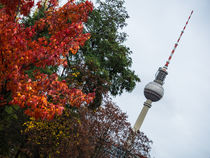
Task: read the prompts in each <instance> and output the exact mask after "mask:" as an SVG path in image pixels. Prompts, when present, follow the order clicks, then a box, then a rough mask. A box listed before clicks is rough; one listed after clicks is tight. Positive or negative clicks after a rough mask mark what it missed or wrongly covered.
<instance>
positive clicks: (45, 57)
mask: <svg viewBox="0 0 210 158" xmlns="http://www.w3.org/2000/svg"><path fill="white" fill-rule="evenodd" d="M0 3H1V4H3V5H4V7H3V8H2V9H0V97H3V98H6V93H10V94H11V96H12V101H11V102H10V103H11V104H17V105H19V106H20V107H22V108H26V110H25V113H26V114H27V115H29V116H32V117H35V118H47V119H52V118H53V116H54V115H55V114H61V113H62V111H63V109H64V106H65V105H66V104H71V105H72V106H80V105H81V104H83V103H90V102H91V101H92V100H93V98H94V94H87V95H86V94H84V93H82V91H81V90H78V89H73V90H72V89H69V87H68V85H67V84H66V83H65V81H59V80H58V75H57V74H52V75H47V74H44V73H41V72H40V71H38V70H37V71H34V72H33V76H34V78H30V77H29V76H28V75H27V74H26V73H25V71H27V70H30V67H31V65H33V66H36V67H40V68H45V67H47V66H60V65H63V64H65V63H66V61H65V58H64V57H66V56H67V55H68V53H69V51H71V52H72V53H73V54H75V53H76V52H77V50H78V49H79V47H80V46H82V45H84V42H85V41H86V40H87V39H89V37H90V35H89V34H84V33H83V22H85V21H86V20H87V18H88V13H89V12H90V11H92V9H93V6H92V3H90V2H88V1H87V2H84V3H80V4H75V3H74V2H73V1H69V2H68V3H66V4H65V5H64V6H63V7H61V8H56V6H57V0H50V1H49V2H48V3H49V6H50V8H49V9H48V10H47V11H46V12H45V15H46V16H45V17H44V18H41V19H39V20H38V21H36V23H35V25H33V26H30V27H25V26H24V25H23V24H21V23H19V22H18V21H17V20H16V21H15V20H14V19H15V16H16V13H14V11H15V10H16V9H17V7H19V11H20V13H21V14H23V15H27V14H28V13H29V12H30V9H31V8H32V6H33V4H34V2H33V0H20V1H18V0H0ZM69 21H71V22H69ZM44 28H45V29H46V28H47V29H48V32H49V34H50V38H49V39H47V38H46V37H40V38H38V39H36V40H34V37H35V36H36V34H37V32H40V31H42V30H43V29H44Z"/></svg>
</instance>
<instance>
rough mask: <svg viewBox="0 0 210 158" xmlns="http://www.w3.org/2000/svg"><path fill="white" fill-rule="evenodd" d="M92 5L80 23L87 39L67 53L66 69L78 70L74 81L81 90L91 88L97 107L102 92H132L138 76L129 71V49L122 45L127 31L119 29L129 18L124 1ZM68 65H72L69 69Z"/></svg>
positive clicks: (107, 1) (130, 62)
mask: <svg viewBox="0 0 210 158" xmlns="http://www.w3.org/2000/svg"><path fill="white" fill-rule="evenodd" d="M96 6H97V7H95V8H94V9H93V11H92V12H91V13H90V16H89V18H88V21H87V22H86V23H85V24H84V25H85V27H84V31H85V32H89V33H91V38H90V39H89V40H87V42H86V43H85V45H84V46H83V47H82V48H81V49H80V50H79V53H78V54H76V55H74V56H73V55H70V56H69V58H70V60H71V61H72V62H71V64H70V69H67V72H68V73H70V74H72V73H74V72H75V70H76V71H78V72H80V74H79V75H78V76H77V78H76V79H75V78H71V79H73V80H75V81H76V82H78V83H77V85H78V86H79V87H81V88H82V89H83V91H84V92H86V93H89V92H93V90H95V92H96V98H95V104H92V106H94V107H98V106H100V103H101V100H102V98H103V94H106V93H107V92H110V93H111V94H112V95H114V96H115V95H118V94H122V92H123V91H128V92H130V91H132V90H133V89H134V87H135V85H136V82H139V81H140V79H139V78H138V76H137V75H136V74H135V72H134V71H132V70H131V64H132V59H131V58H130V54H131V53H132V52H131V50H130V49H129V48H128V47H127V46H125V43H124V42H125V41H126V37H127V34H126V33H124V32H123V31H122V30H123V28H124V27H125V26H126V25H127V24H126V20H127V18H128V17H129V16H128V13H127V11H126V9H125V7H124V0H105V1H101V0H97V3H96ZM72 68H75V70H73V69H72Z"/></svg>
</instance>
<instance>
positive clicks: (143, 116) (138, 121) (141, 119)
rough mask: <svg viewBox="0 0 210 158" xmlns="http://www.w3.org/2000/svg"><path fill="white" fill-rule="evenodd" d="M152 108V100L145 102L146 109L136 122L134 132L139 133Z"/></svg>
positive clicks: (143, 109) (144, 108)
mask: <svg viewBox="0 0 210 158" xmlns="http://www.w3.org/2000/svg"><path fill="white" fill-rule="evenodd" d="M151 106H152V101H151V100H149V99H148V100H146V101H145V102H144V107H143V108H142V110H141V113H140V114H139V116H138V118H137V120H136V123H135V125H134V127H133V131H134V132H137V131H138V130H139V129H140V128H141V125H142V123H143V121H144V118H145V116H146V115H147V112H148V110H149V108H150V107H151Z"/></svg>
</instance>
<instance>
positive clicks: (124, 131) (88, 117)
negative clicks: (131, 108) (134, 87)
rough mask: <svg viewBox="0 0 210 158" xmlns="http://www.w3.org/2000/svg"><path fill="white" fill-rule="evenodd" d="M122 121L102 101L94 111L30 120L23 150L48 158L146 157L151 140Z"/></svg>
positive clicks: (121, 116) (115, 110)
mask: <svg viewBox="0 0 210 158" xmlns="http://www.w3.org/2000/svg"><path fill="white" fill-rule="evenodd" d="M126 119H127V116H126V115H125V113H123V112H121V111H120V109H119V108H118V107H117V106H116V105H114V104H113V103H112V102H111V101H105V102H104V103H103V105H102V107H100V108H98V109H97V110H96V111H92V110H90V109H89V108H87V107H80V108H78V109H68V110H66V111H65V112H64V114H63V115H62V116H59V117H57V118H56V119H54V120H53V121H50V122H49V121H45V120H40V121H35V120H30V121H28V122H26V123H25V126H26V127H27V128H26V129H25V131H24V133H25V134H26V135H27V137H28V141H27V143H26V144H25V145H24V148H23V151H25V152H27V153H31V154H32V153H34V152H35V151H34V150H36V152H39V153H40V154H41V155H42V156H44V155H46V154H47V153H50V156H51V157H72V158H73V157H75V158H76V157H77V158H106V157H107V158H109V157H111V156H113V157H123V156H125V157H138V158H143V157H149V151H150V144H151V141H149V140H148V138H147V137H146V136H145V135H144V134H143V133H133V131H132V129H131V127H130V124H129V123H128V122H127V121H126ZM37 144H38V145H39V148H37ZM31 146H32V147H31Z"/></svg>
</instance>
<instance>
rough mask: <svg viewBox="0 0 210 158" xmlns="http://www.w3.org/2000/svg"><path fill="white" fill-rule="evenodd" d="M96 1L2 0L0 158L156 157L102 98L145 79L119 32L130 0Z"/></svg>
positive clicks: (123, 24) (124, 37) (113, 107)
mask: <svg viewBox="0 0 210 158" xmlns="http://www.w3.org/2000/svg"><path fill="white" fill-rule="evenodd" d="M98 3H99V5H98V7H97V8H95V9H93V5H92V3H91V2H88V1H84V0H81V1H77V2H74V0H69V1H68V2H67V3H66V4H65V5H63V6H61V7H59V5H58V1H57V0H39V1H38V3H37V5H36V6H34V1H33V0H0V140H1V141H0V157H15V158H20V157H21V158H22V157H23V158H28V157H34V158H39V157H46V158H47V157H49V158H50V157H51V158H53V157H72V158H88V157H90V158H106V157H107V158H108V157H111V155H112V156H113V157H119V156H121V157H122V156H124V157H139V158H143V157H149V156H150V155H149V151H150V144H151V141H150V140H149V139H148V138H147V137H146V136H145V135H144V134H143V133H134V132H133V131H132V129H131V127H130V124H129V123H128V122H127V121H126V119H127V116H126V115H125V113H123V112H121V111H120V109H119V108H118V107H117V106H116V105H114V104H113V103H112V102H111V101H110V100H109V99H104V98H105V95H106V94H107V92H111V94H112V95H117V94H121V93H122V92H123V90H126V91H131V90H132V89H133V88H134V87H135V83H136V82H137V81H139V78H138V77H137V76H136V75H135V74H134V72H133V71H132V70H130V67H131V63H132V60H131V58H130V57H129V55H130V53H131V51H130V50H129V48H127V47H126V46H124V45H123V42H124V41H125V39H126V34H125V33H122V32H119V29H122V28H123V27H124V26H126V23H125V20H126V19H127V18H128V15H127V12H126V11H125V8H124V7H123V4H124V1H122V0H116V1H113V0H106V2H101V1H98ZM33 7H34V8H33ZM32 9H33V11H32ZM90 33H91V36H90ZM94 98H95V99H94ZM93 99H94V102H93ZM98 106H101V107H99V108H96V107H98ZM89 107H93V109H94V110H92V109H91V108H89Z"/></svg>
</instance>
